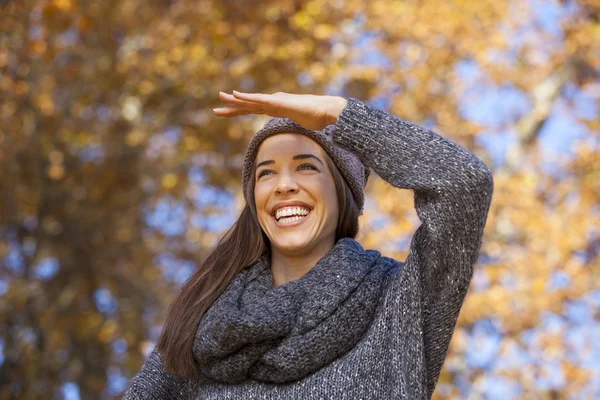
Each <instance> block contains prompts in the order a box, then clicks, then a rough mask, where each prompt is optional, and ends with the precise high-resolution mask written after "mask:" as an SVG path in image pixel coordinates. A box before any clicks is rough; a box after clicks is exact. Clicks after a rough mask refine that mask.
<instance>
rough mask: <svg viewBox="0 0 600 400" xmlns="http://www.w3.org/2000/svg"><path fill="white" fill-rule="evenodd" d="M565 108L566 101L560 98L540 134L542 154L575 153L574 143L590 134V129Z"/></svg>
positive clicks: (549, 156)
mask: <svg viewBox="0 0 600 400" xmlns="http://www.w3.org/2000/svg"><path fill="white" fill-rule="evenodd" d="M562 110H564V103H563V101H561V100H558V101H557V102H556V103H554V105H553V107H552V112H551V113H550V116H549V118H548V120H547V121H546V123H545V124H544V126H543V127H542V128H541V131H540V134H539V142H540V145H541V150H542V154H543V155H544V157H545V158H552V157H553V156H556V155H558V154H567V155H573V150H574V148H573V144H574V142H575V141H577V140H580V139H583V138H585V137H586V136H587V134H588V129H587V127H585V126H584V125H582V124H581V123H579V122H578V121H577V120H575V119H573V117H572V116H571V115H569V114H567V113H566V112H563V111H562Z"/></svg>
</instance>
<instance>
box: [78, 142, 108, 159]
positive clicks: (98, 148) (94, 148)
mask: <svg viewBox="0 0 600 400" xmlns="http://www.w3.org/2000/svg"><path fill="white" fill-rule="evenodd" d="M79 158H80V159H81V160H82V161H86V162H92V161H93V162H96V163H99V162H100V161H101V160H102V159H103V158H104V147H103V146H102V145H101V144H99V143H93V144H90V145H89V146H85V147H83V148H81V149H80V150H79Z"/></svg>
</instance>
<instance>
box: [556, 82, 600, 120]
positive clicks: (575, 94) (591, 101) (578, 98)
mask: <svg viewBox="0 0 600 400" xmlns="http://www.w3.org/2000/svg"><path fill="white" fill-rule="evenodd" d="M598 86H600V84H598V85H596V88H598ZM592 90H593V89H592V85H588V86H587V87H586V88H585V89H583V90H580V89H579V88H578V87H576V86H575V85H574V84H572V83H569V84H568V85H567V86H566V87H565V91H564V94H565V97H568V98H569V100H570V101H571V102H573V105H574V110H575V115H576V116H577V117H578V118H581V119H582V120H587V121H593V120H596V119H598V115H600V109H599V106H598V101H597V100H596V98H594V96H593V95H592V94H591V93H590V92H591V91H592ZM596 90H597V89H596Z"/></svg>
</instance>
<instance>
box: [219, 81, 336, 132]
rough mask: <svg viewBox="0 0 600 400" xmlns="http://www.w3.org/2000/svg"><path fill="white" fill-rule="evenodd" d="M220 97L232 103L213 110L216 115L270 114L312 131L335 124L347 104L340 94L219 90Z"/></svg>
mask: <svg viewBox="0 0 600 400" xmlns="http://www.w3.org/2000/svg"><path fill="white" fill-rule="evenodd" d="M219 98H220V99H221V100H223V101H226V102H229V103H232V104H231V105H228V106H226V107H221V108H215V109H213V111H214V113H215V115H216V116H219V117H235V116H238V115H245V114H266V115H270V116H271V117H285V118H289V119H291V120H292V121H294V122H296V123H297V124H299V125H301V126H302V127H304V128H307V129H311V130H315V131H317V130H321V129H323V128H325V127H326V126H327V125H330V124H334V123H335V122H336V121H337V119H338V117H339V116H340V114H341V112H342V110H343V109H344V107H346V104H347V103H348V100H346V99H345V98H343V97H339V96H317V95H312V94H292V93H283V92H277V93H274V94H263V93H240V92H237V91H235V90H234V91H233V95H231V94H227V93H224V92H219Z"/></svg>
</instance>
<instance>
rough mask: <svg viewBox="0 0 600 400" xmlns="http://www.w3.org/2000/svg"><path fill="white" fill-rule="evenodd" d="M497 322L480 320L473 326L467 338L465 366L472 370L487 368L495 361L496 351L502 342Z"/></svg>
mask: <svg viewBox="0 0 600 400" xmlns="http://www.w3.org/2000/svg"><path fill="white" fill-rule="evenodd" d="M498 324H499V322H498V321H495V320H492V319H482V320H479V321H477V322H475V324H474V325H473V328H472V330H471V333H470V334H469V337H468V345H467V347H468V348H469V349H472V351H469V352H467V357H466V361H467V364H468V365H469V366H471V367H474V368H486V369H487V368H489V367H491V366H492V365H493V363H494V362H495V360H496V359H497V355H498V350H499V349H500V344H501V342H502V335H501V334H500V332H499V330H498Z"/></svg>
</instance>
